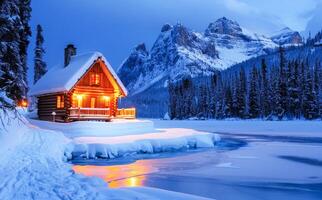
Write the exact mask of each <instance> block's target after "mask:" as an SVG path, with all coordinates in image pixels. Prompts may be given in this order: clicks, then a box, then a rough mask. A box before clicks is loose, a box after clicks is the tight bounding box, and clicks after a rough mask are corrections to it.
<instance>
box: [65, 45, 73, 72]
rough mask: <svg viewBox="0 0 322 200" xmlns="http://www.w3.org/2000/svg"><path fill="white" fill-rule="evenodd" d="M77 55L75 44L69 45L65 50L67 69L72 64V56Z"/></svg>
mask: <svg viewBox="0 0 322 200" xmlns="http://www.w3.org/2000/svg"><path fill="white" fill-rule="evenodd" d="M75 55H76V48H75V46H74V45H73V44H68V45H67V47H66V48H65V63H64V66H65V67H66V66H67V65H69V63H70V59H71V57H72V56H75Z"/></svg>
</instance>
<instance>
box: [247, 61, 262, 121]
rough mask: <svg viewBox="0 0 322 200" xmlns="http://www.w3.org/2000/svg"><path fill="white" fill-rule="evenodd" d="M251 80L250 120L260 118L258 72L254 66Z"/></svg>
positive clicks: (249, 95) (249, 97)
mask: <svg viewBox="0 0 322 200" xmlns="http://www.w3.org/2000/svg"><path fill="white" fill-rule="evenodd" d="M249 77H250V80H249V93H248V101H247V102H248V115H249V117H250V118H258V117H259V114H260V108H259V101H258V94H259V92H258V72H257V69H256V67H255V66H254V67H253V69H252V71H251V74H250V76H249Z"/></svg>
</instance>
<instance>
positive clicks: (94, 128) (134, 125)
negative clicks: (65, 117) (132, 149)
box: [29, 119, 155, 138]
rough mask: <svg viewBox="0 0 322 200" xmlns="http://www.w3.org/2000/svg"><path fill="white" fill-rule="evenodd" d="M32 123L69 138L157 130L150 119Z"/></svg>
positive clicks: (134, 133)
mask: <svg viewBox="0 0 322 200" xmlns="http://www.w3.org/2000/svg"><path fill="white" fill-rule="evenodd" d="M29 121H30V122H31V123H32V124H34V125H36V126H39V127H41V128H44V129H49V130H58V131H61V132H63V133H64V135H65V136H66V137H68V138H75V137H87V136H95V137H106V136H122V135H137V134H144V133H151V132H155V128H154V124H153V122H152V121H149V120H137V119H136V120H122V119H119V120H113V122H109V123H106V122H95V121H80V122H72V123H55V122H48V121H40V120H32V119H30V120H29Z"/></svg>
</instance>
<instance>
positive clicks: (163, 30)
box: [161, 24, 172, 33]
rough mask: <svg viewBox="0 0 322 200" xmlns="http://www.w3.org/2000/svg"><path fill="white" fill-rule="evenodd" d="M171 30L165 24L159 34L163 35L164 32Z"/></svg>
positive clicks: (170, 27)
mask: <svg viewBox="0 0 322 200" xmlns="http://www.w3.org/2000/svg"><path fill="white" fill-rule="evenodd" d="M171 29H172V26H171V25H170V24H165V25H163V26H162V28H161V32H162V33H164V32H167V31H170V30H171Z"/></svg>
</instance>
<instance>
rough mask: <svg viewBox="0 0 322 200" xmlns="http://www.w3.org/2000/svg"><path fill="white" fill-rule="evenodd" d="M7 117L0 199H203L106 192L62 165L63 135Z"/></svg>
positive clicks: (0, 147)
mask: <svg viewBox="0 0 322 200" xmlns="http://www.w3.org/2000/svg"><path fill="white" fill-rule="evenodd" d="M9 114H10V116H9V118H10V120H8V119H9V118H6V120H5V127H3V126H1V130H0V152H1V156H0V199H1V200H11V199H24V200H29V199H30V200H31V199H53V200H56V199H57V200H58V199H95V200H96V199H99V200H100V199H140V200H141V199H142V200H154V199H155V200H156V199H178V200H180V199H182V200H184V199H202V198H201V197H196V196H191V195H185V194H180V193H175V192H168V191H163V190H157V189H152V188H133V189H132V188H126V189H108V187H107V185H106V183H105V182H104V181H103V180H101V179H99V178H94V177H90V178H89V177H85V176H82V175H77V174H75V173H74V172H73V171H72V169H71V165H70V164H67V163H66V162H64V160H65V158H66V156H65V155H64V152H66V151H68V149H70V148H71V146H70V145H69V144H70V142H71V140H70V139H68V138H67V137H65V136H64V134H63V133H61V132H57V131H50V130H44V129H40V128H39V127H37V126H34V125H31V124H29V122H28V121H26V120H25V119H24V118H23V117H22V119H21V120H18V119H17V118H15V117H14V115H13V114H12V113H9ZM0 117H3V113H0ZM7 121H9V122H10V123H7ZM66 149H67V150H66Z"/></svg>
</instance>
